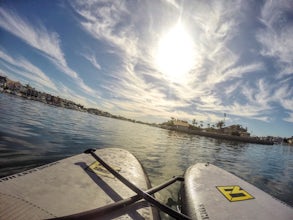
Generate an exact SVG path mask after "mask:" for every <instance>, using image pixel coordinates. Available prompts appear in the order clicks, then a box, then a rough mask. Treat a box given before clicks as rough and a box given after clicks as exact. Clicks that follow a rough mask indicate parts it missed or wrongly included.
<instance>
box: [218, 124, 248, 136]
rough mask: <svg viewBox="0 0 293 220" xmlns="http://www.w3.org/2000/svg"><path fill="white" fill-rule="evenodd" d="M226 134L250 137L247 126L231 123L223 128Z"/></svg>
mask: <svg viewBox="0 0 293 220" xmlns="http://www.w3.org/2000/svg"><path fill="white" fill-rule="evenodd" d="M222 131H223V133H224V134H228V135H233V136H240V137H250V133H248V132H247V129H246V128H243V127H242V126H241V125H231V126H228V127H225V128H223V129H222Z"/></svg>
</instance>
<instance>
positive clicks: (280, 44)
mask: <svg viewBox="0 0 293 220" xmlns="http://www.w3.org/2000/svg"><path fill="white" fill-rule="evenodd" d="M292 15H293V3H292V1H288V0H281V1H269V0H267V1H265V4H264V6H263V7H262V10H261V16H260V20H261V22H262V23H263V24H264V27H263V28H262V29H261V30H259V31H258V32H257V35H256V37H257V39H258V41H259V42H260V43H261V45H262V50H261V54H262V55H263V56H268V57H272V58H275V59H277V64H278V66H279V74H278V75H277V76H278V77H283V76H286V75H292V74H293V60H292V57H293V39H292V36H293V26H292V24H291V23H290V22H288V18H289V17H292Z"/></svg>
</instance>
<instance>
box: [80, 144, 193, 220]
mask: <svg viewBox="0 0 293 220" xmlns="http://www.w3.org/2000/svg"><path fill="white" fill-rule="evenodd" d="M95 151H96V150H95V149H88V150H86V151H85V152H84V153H86V154H91V155H92V156H93V157H94V158H95V159H96V160H97V161H98V162H99V163H100V164H102V166H104V167H105V168H106V169H107V170H108V171H109V172H110V173H112V174H113V175H114V176H115V177H116V178H117V179H119V180H120V181H121V182H122V183H123V184H124V185H126V186H127V187H128V188H130V189H131V190H132V191H134V192H136V193H137V194H138V195H139V196H140V197H142V198H144V199H145V200H146V201H147V202H149V203H151V204H153V205H155V206H156V207H157V208H159V209H160V210H161V211H163V212H165V213H167V214H168V215H170V216H172V217H173V218H176V219H182V220H183V219H188V220H189V219H191V218H190V217H188V216H186V215H184V214H182V213H180V212H177V211H175V210H174V209H171V208H170V207H168V206H166V205H164V204H163V203H161V202H160V201H158V200H156V199H155V198H154V197H152V196H151V195H150V194H148V193H146V192H144V191H142V190H141V189H139V188H138V187H137V186H135V185H134V184H133V183H131V182H130V181H128V180H127V179H126V178H125V177H123V176H122V175H121V174H120V173H118V172H117V171H116V170H114V169H113V168H112V167H110V166H109V165H108V164H107V163H106V162H104V161H103V160H102V159H101V158H100V157H99V156H98V155H96V153H95Z"/></svg>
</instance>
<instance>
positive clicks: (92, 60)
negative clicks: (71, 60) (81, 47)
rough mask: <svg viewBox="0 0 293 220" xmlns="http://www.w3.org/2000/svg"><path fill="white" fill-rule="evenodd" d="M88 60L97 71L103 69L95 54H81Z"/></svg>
mask: <svg viewBox="0 0 293 220" xmlns="http://www.w3.org/2000/svg"><path fill="white" fill-rule="evenodd" d="M81 55H82V56H83V57H84V58H85V59H86V60H88V61H89V62H90V63H91V64H92V65H93V66H94V67H95V68H96V69H97V70H100V69H101V65H100V64H99V63H98V61H97V59H96V56H95V55H94V54H89V53H83V54H81Z"/></svg>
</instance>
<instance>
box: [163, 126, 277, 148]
mask: <svg viewBox="0 0 293 220" xmlns="http://www.w3.org/2000/svg"><path fill="white" fill-rule="evenodd" d="M161 128H163V129H167V130H172V131H179V132H183V133H188V134H194V135H199V136H204V137H210V138H215V139H222V140H229V141H239V142H245V143H251V144H263V145H273V144H274V142H273V141H268V140H261V139H258V138H257V137H239V136H233V135H227V134H220V133H212V132H204V131H198V130H192V129H188V128H176V127H172V126H161Z"/></svg>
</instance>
